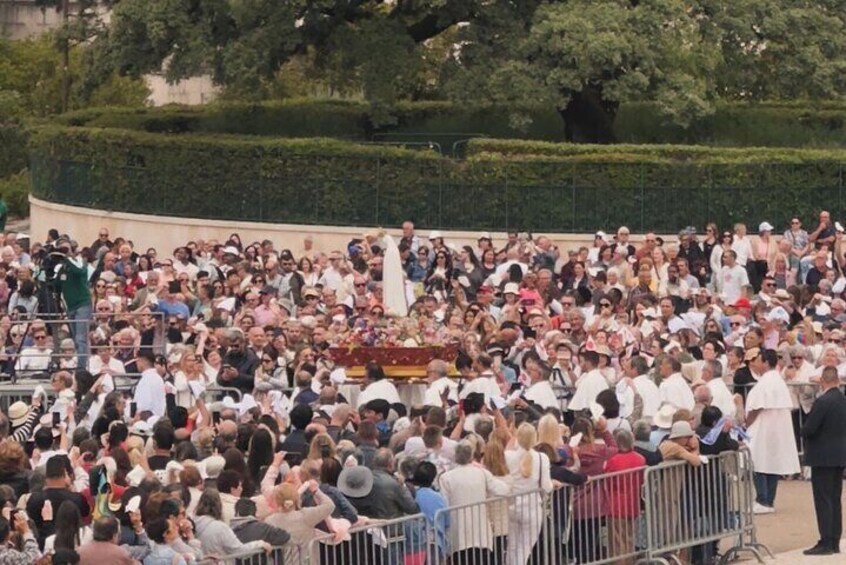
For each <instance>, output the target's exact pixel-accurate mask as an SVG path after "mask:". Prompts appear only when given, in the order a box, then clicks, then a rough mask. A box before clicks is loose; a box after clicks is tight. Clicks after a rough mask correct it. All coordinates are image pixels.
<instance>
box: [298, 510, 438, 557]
mask: <svg viewBox="0 0 846 565" xmlns="http://www.w3.org/2000/svg"><path fill="white" fill-rule="evenodd" d="M431 552H432V545H431V543H430V528H429V524H428V522H427V520H426V517H425V516H424V515H423V514H415V515H412V516H404V517H402V518H397V519H394V520H371V521H370V522H369V523H367V524H366V525H360V526H354V527H352V528H350V530H349V532H347V533H346V534H344V535H342V536H339V535H336V534H334V533H327V534H325V535H320V536H318V537H315V538H314V539H313V540H312V541H311V542H310V543H309V545H308V547H307V548H301V550H300V553H301V555H303V556H307V557H308V558H309V559H310V563H312V564H314V565H330V564H331V565H346V564H353V563H362V564H363V563H367V564H379V565H381V564H385V565H389V564H403V565H426V564H427V563H435V561H432V560H431V559H432V557H433V555H432V553H431ZM287 563H288V562H286V564H287ZM303 563H305V562H303Z"/></svg>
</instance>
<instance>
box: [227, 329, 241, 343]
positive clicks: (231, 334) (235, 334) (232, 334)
mask: <svg viewBox="0 0 846 565" xmlns="http://www.w3.org/2000/svg"><path fill="white" fill-rule="evenodd" d="M226 339H228V340H229V341H232V340H233V339H244V332H242V331H241V330H240V329H238V328H230V329H229V330H227V332H226Z"/></svg>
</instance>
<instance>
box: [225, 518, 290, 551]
mask: <svg viewBox="0 0 846 565" xmlns="http://www.w3.org/2000/svg"><path fill="white" fill-rule="evenodd" d="M230 525H231V526H232V531H233V532H234V533H235V536H236V537H237V538H238V539H239V540H240V541H241V543H250V542H251V541H260V540H261V541H266V542H267V543H269V544H270V545H273V546H279V545H285V544H286V543H288V540H289V539H291V535H290V534H289V533H288V532H286V531H285V530H283V529H281V528H277V527H276V526H271V525H270V524H265V523H264V522H259V521H258V520H256V519H255V518H254V517H253V516H244V517H237V518H232V523H231V524H230Z"/></svg>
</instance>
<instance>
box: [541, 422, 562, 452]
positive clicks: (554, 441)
mask: <svg viewBox="0 0 846 565" xmlns="http://www.w3.org/2000/svg"><path fill="white" fill-rule="evenodd" d="M538 443H546V444H549V445H550V446H551V447H553V448H555V447H560V446H561V427H560V426H559V425H558V420H557V419H556V418H555V416H553V415H552V414H545V415H544V416H542V417H541V419H540V420H539V421H538Z"/></svg>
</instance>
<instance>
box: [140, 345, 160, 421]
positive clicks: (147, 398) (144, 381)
mask: <svg viewBox="0 0 846 565" xmlns="http://www.w3.org/2000/svg"><path fill="white" fill-rule="evenodd" d="M158 361H159V360H157V361H153V359H151V358H147V357H145V356H143V355H142V356H140V357H139V358H138V368H139V369H140V370H141V380H139V381H138V384H137V385H136V387H135V396H134V398H133V401H134V402H135V407H136V411H137V413H138V414H142V413H144V412H150V413H152V415H153V416H157V417H159V418H161V417H162V416H164V415H165V412H166V411H167V403H166V401H165V394H166V393H165V383H164V376H165V374H166V373H167V365H166V363H167V361H166V360H165V359H161V360H160V361H161V363H159V362H158Z"/></svg>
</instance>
